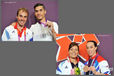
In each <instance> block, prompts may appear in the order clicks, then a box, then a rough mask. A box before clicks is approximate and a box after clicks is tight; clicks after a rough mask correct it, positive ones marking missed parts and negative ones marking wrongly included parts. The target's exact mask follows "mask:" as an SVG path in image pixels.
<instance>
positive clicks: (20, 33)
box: [14, 23, 26, 41]
mask: <svg viewBox="0 0 114 76" xmlns="http://www.w3.org/2000/svg"><path fill="white" fill-rule="evenodd" d="M14 28H15V29H16V30H17V32H18V40H19V41H21V40H20V38H21V37H22V33H23V32H24V41H26V27H24V28H23V29H22V31H21V32H20V31H19V29H18V28H17V23H16V25H15V26H14Z"/></svg>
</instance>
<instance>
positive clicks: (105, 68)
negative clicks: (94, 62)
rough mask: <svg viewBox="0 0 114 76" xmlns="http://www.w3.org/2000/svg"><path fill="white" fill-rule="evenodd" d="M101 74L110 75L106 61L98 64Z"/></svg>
mask: <svg viewBox="0 0 114 76" xmlns="http://www.w3.org/2000/svg"><path fill="white" fill-rule="evenodd" d="M99 66H100V71H101V73H103V74H105V75H111V73H110V69H109V65H108V62H107V61H106V60H104V61H102V62H100V63H99Z"/></svg>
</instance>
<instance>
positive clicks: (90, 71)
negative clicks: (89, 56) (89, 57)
mask: <svg viewBox="0 0 114 76" xmlns="http://www.w3.org/2000/svg"><path fill="white" fill-rule="evenodd" d="M98 56H99V55H98V54H97V55H96V57H95V59H94V61H93V62H92V64H90V66H94V64H95V61H96V60H97V58H98ZM88 66H89V62H88ZM89 73H90V74H91V73H92V71H90V72H89Z"/></svg>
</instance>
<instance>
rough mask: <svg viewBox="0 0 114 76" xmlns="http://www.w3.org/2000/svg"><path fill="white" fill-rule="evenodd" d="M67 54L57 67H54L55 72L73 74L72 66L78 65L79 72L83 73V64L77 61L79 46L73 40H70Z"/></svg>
mask: <svg viewBox="0 0 114 76" xmlns="http://www.w3.org/2000/svg"><path fill="white" fill-rule="evenodd" d="M68 50H69V56H68V58H67V59H66V60H64V61H62V62H61V63H60V64H59V65H58V67H57V69H56V74H59V75H74V74H75V72H74V68H75V67H78V68H79V69H80V74H81V75H83V74H84V71H83V67H84V64H83V63H82V62H80V61H79V58H78V52H79V46H78V44H76V43H75V42H72V43H71V44H70V45H69V49H68Z"/></svg>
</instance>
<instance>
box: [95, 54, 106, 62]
mask: <svg viewBox="0 0 114 76" xmlns="http://www.w3.org/2000/svg"><path fill="white" fill-rule="evenodd" d="M97 61H98V62H102V61H106V60H105V59H104V58H103V57H102V56H100V55H99V56H98V58H97Z"/></svg>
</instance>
